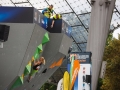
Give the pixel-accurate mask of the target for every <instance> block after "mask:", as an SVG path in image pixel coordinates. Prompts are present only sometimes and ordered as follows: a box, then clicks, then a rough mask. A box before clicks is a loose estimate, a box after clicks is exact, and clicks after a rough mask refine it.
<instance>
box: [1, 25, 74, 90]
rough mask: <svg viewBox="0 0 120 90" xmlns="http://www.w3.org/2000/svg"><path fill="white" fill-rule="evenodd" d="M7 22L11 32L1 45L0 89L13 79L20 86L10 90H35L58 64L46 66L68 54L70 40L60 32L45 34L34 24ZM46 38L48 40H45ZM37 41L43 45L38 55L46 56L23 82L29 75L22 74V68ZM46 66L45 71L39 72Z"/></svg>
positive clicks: (8, 85)
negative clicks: (34, 71) (32, 74)
mask: <svg viewBox="0 0 120 90" xmlns="http://www.w3.org/2000/svg"><path fill="white" fill-rule="evenodd" d="M6 25H9V26H10V33H9V38H8V41H7V42H4V43H3V44H4V47H3V48H0V57H1V59H0V67H1V68H0V72H1V74H0V90H10V88H11V86H12V85H13V84H14V83H15V82H17V83H19V84H21V86H19V87H17V88H15V89H13V90H38V89H39V88H40V87H41V86H42V85H43V84H44V83H45V82H46V81H47V79H48V78H49V77H50V76H51V75H52V74H53V73H54V72H55V71H56V70H57V68H58V67H54V68H52V69H50V68H49V67H50V65H51V64H52V63H54V62H55V61H58V60H59V59H60V58H61V57H64V56H65V55H66V54H67V52H68V49H69V46H71V44H72V40H71V39H70V38H69V37H67V36H66V35H65V34H61V33H59V34H58V33H48V36H47V35H46V30H44V29H43V28H41V27H40V26H38V25H37V24H20V23H6ZM44 35H45V36H46V37H45V38H43V37H44ZM48 37H49V39H50V41H49V42H46V40H47V39H48ZM43 39H44V40H43ZM40 44H43V45H42V47H41V48H42V49H43V51H42V53H40V56H41V55H42V56H44V57H45V59H46V65H45V66H42V67H41V69H40V70H39V72H38V73H37V74H36V75H35V76H33V79H32V80H31V82H30V83H28V82H27V81H26V79H27V78H28V75H27V76H24V69H25V67H26V66H27V65H28V62H29V61H31V59H32V57H33V56H34V53H35V50H36V47H37V46H39V45H40ZM46 68H47V71H46V73H42V71H43V70H45V69H46Z"/></svg>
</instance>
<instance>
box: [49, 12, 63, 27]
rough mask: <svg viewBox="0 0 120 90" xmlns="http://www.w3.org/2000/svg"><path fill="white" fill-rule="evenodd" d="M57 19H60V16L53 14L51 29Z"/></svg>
mask: <svg viewBox="0 0 120 90" xmlns="http://www.w3.org/2000/svg"><path fill="white" fill-rule="evenodd" d="M58 19H62V15H60V14H55V15H54V16H53V20H52V25H51V28H53V26H54V23H55V20H58Z"/></svg>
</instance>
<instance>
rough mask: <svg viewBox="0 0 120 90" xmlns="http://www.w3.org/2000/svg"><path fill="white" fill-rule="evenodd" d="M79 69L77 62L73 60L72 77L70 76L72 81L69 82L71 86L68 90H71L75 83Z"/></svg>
mask: <svg viewBox="0 0 120 90" xmlns="http://www.w3.org/2000/svg"><path fill="white" fill-rule="evenodd" d="M79 69H80V64H79V60H74V64H73V75H72V80H71V84H70V90H72V87H73V85H74V83H75V80H76V78H77V75H78V72H79Z"/></svg>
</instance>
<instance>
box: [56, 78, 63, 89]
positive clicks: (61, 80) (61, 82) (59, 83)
mask: <svg viewBox="0 0 120 90" xmlns="http://www.w3.org/2000/svg"><path fill="white" fill-rule="evenodd" d="M57 90H63V78H62V79H60V81H59V82H58V85H57Z"/></svg>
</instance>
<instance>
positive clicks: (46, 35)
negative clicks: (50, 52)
mask: <svg viewBox="0 0 120 90" xmlns="http://www.w3.org/2000/svg"><path fill="white" fill-rule="evenodd" d="M48 41H50V39H49V35H48V33H47V32H46V33H45V35H44V37H43V40H42V44H45V43H47V42H48Z"/></svg>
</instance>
